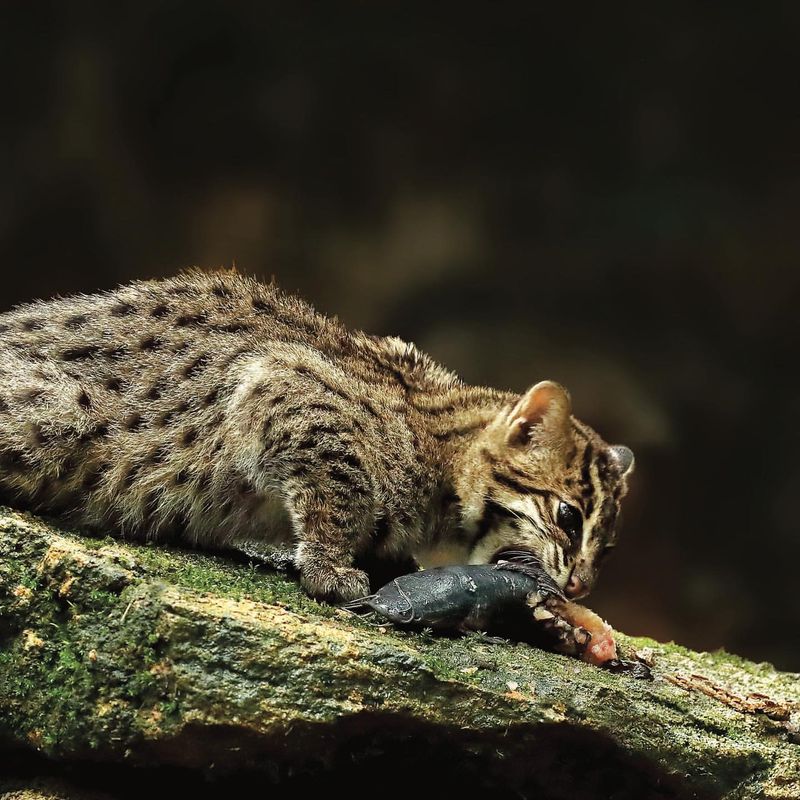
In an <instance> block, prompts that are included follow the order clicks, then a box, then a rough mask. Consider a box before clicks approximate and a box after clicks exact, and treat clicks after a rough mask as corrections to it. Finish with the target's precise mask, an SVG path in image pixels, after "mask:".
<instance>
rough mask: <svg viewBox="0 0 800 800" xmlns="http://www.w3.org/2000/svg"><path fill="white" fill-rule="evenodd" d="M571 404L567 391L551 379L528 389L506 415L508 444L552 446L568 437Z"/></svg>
mask: <svg viewBox="0 0 800 800" xmlns="http://www.w3.org/2000/svg"><path fill="white" fill-rule="evenodd" d="M571 413H572V403H571V402H570V399H569V392H567V390H566V389H565V388H564V387H563V386H561V385H560V384H558V383H555V382H554V381H541V382H540V383H537V384H536V385H535V386H532V387H531V388H530V389H528V391H527V392H525V394H524V395H523V396H522V399H521V400H520V401H519V402H518V403H517V405H516V406H514V408H513V410H512V411H511V414H510V416H509V417H508V432H507V437H506V439H507V441H508V443H509V444H513V445H522V444H528V443H532V444H538V445H545V446H547V445H550V446H553V445H555V444H556V443H557V442H559V441H562V440H563V439H564V438H565V437H567V436H569V430H570V421H569V420H570V414H571Z"/></svg>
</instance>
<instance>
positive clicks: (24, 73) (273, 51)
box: [0, 0, 800, 669]
mask: <svg viewBox="0 0 800 800" xmlns="http://www.w3.org/2000/svg"><path fill="white" fill-rule="evenodd" d="M539 5H542V4H533V3H530V4H525V5H519V6H517V5H515V4H494V3H484V4H481V5H480V6H469V5H466V4H464V3H460V4H457V5H451V4H448V3H436V4H426V5H419V6H417V5H414V4H410V3H404V4H402V5H401V4H394V3H366V2H363V3H359V2H353V3H349V4H337V3H324V4H308V3H287V4H285V5H282V4H270V3H261V4H252V5H245V4H242V5H239V4H235V3H230V2H229V3H225V4H222V3H220V4H216V3H209V2H205V0H194V1H193V2H191V3H189V2H181V3H152V2H139V3H136V4H135V6H130V10H125V8H126V7H125V6H124V5H120V4H106V6H105V7H103V6H100V5H99V4H98V6H96V7H90V6H84V5H81V4H79V3H55V2H54V3H46V2H37V3H12V2H9V3H3V5H2V8H1V9H0V69H1V70H2V76H3V77H2V81H1V82H0V87H1V88H0V114H1V115H2V122H1V123H0V265H1V266H0V269H2V283H0V286H2V289H0V301H1V302H0V307H2V308H7V307H10V306H11V305H12V304H15V303H18V302H21V301H24V300H28V299H32V298H34V297H46V296H50V295H53V294H55V293H67V292H74V291H87V292H88V291H92V290H95V289H98V288H106V287H112V286H114V285H115V284H117V283H119V282H121V281H126V280H128V279H130V278H134V277H154V276H159V275H168V274H171V273H173V272H175V271H176V270H178V269H180V268H182V267H185V266H188V265H202V266H219V265H223V266H230V265H231V264H232V263H234V262H235V264H236V265H237V266H238V267H239V268H240V269H242V270H244V271H247V272H251V273H254V274H257V275H260V276H264V277H269V276H272V275H274V276H275V277H276V278H277V279H278V281H279V283H280V284H281V285H282V286H283V287H285V288H286V289H289V290H292V291H298V292H300V293H302V294H303V295H305V296H306V297H307V298H308V299H310V300H311V301H313V302H314V303H315V304H316V305H317V306H318V307H319V308H320V309H321V310H324V311H327V312H330V313H336V314H338V315H339V316H340V317H341V318H342V319H343V320H344V321H345V322H346V323H347V324H349V325H351V326H356V327H361V328H364V329H366V330H368V331H370V332H373V333H386V334H389V333H391V334H398V335H401V336H403V337H405V338H409V339H412V340H414V341H416V342H417V344H418V345H420V346H421V347H422V348H423V349H425V350H427V351H429V352H430V353H431V354H432V355H433V356H435V357H437V358H438V359H439V360H441V361H443V362H445V363H446V364H447V365H448V366H450V367H452V368H454V369H456V370H457V371H459V372H460V373H461V374H462V376H463V377H464V378H465V379H467V380H469V381H470V382H475V383H486V384H493V385H496V386H498V387H503V388H512V389H515V390H522V389H524V388H525V387H526V386H528V385H529V384H531V383H533V382H535V381H538V380H540V379H543V378H553V379H556V380H559V381H561V382H563V383H564V384H566V385H567V386H568V387H569V388H570V389H571V391H572V394H573V398H574V403H575V410H576V413H577V414H578V415H579V416H580V417H582V418H583V419H585V420H586V421H588V422H589V423H591V424H592V425H594V426H595V427H596V428H597V429H598V430H599V431H600V432H601V433H602V434H603V435H604V436H605V437H606V438H607V439H609V440H611V441H616V442H624V443H625V444H628V445H630V446H631V447H632V448H633V449H634V450H635V452H636V455H637V471H636V475H635V479H634V481H633V488H632V494H631V497H630V500H629V502H628V504H627V508H626V513H625V521H624V526H623V534H622V540H621V542H622V546H621V547H619V548H618V549H617V555H616V556H615V557H614V558H613V559H612V560H611V561H610V562H609V564H608V566H607V567H606V569H605V573H604V575H603V579H602V580H601V584H600V587H599V588H598V590H597V592H596V593H595V595H594V596H593V598H592V599H591V601H590V602H591V604H592V605H593V607H595V608H596V609H597V610H598V611H599V612H601V613H603V614H605V615H606V616H607V617H608V618H609V619H610V620H611V621H612V623H613V624H614V625H615V626H617V627H619V628H620V629H622V630H626V631H627V632H630V633H641V634H649V635H652V636H654V637H656V638H659V639H675V640H677V641H680V642H682V643H685V644H688V645H691V646H693V647H699V648H716V647H719V646H721V645H724V646H725V647H727V648H729V649H732V650H735V651H738V652H741V653H742V654H744V655H747V656H750V657H752V658H756V659H770V660H774V661H775V662H776V663H777V664H778V665H780V666H783V667H786V668H794V669H798V668H800V634H798V630H797V625H798V611H800V604H799V602H798V594H797V592H796V586H797V583H798V575H799V574H800V573H799V571H798V558H800V532H799V531H798V511H797V506H798V498H800V433H799V432H800V421H799V419H800V390H799V389H798V365H797V349H798V348H797V345H798V342H799V341H800V336H799V335H798V334H799V333H800V326H798V321H797V305H798V301H799V300H800V271H798V263H797V256H798V252H799V250H798V245H800V217H798V211H800V122H799V121H798V119H799V118H798V113H797V111H798V103H797V88H798V87H797V77H798V69H797V67H798V64H797V59H796V57H795V53H796V51H797V48H798V41H799V39H798V33H799V32H800V31H799V30H798V23H800V6H798V5H797V4H796V3H794V4H793V3H785V4H780V3H774V4H768V5H766V6H764V5H760V6H758V8H757V9H756V7H755V6H751V7H750V8H749V9H744V8H741V9H740V8H737V7H736V6H735V5H731V4H725V5H724V6H720V7H719V8H718V9H716V10H715V9H714V7H713V5H712V4H702V6H701V4H686V5H685V6H684V5H682V4H679V3H678V4H675V3H672V4H669V6H668V7H667V6H666V5H665V7H663V8H659V6H658V4H630V5H629V6H627V7H626V6H625V5H624V4H623V5H622V6H617V7H616V10H615V11H611V10H610V9H609V8H608V7H607V6H606V5H604V6H603V7H602V8H600V7H597V8H594V9H590V8H580V7H578V6H572V5H570V6H569V7H568V9H569V11H568V13H566V12H565V13H564V15H563V16H559V12H558V11H557V10H553V9H551V8H548V9H547V10H546V11H545V12H543V11H542V10H541V9H538V8H536V7H537V6H539ZM743 5H744V4H743Z"/></svg>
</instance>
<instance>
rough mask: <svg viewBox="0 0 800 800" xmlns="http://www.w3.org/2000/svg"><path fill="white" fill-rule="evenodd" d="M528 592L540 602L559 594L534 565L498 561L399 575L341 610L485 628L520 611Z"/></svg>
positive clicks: (442, 626) (405, 621)
mask: <svg viewBox="0 0 800 800" xmlns="http://www.w3.org/2000/svg"><path fill="white" fill-rule="evenodd" d="M532 594H538V595H539V596H540V597H541V598H542V599H544V598H545V597H547V596H549V595H554V596H556V597H561V596H562V595H561V590H560V589H559V588H558V586H557V585H556V584H555V583H554V582H553V580H552V579H551V578H550V577H549V576H548V575H547V574H546V573H544V572H542V571H541V570H540V569H538V568H537V567H536V566H535V565H531V564H522V563H515V562H509V561H500V562H499V563H497V564H474V565H467V566H452V567H436V568H434V569H426V570H422V571H421V572H414V573H411V574H410V575H402V576H400V577H399V578H395V579H394V580H393V581H391V582H390V583H387V584H386V586H383V587H382V588H381V589H379V590H378V591H377V592H375V594H371V595H368V596H367V597H362V598H361V599H359V600H355V601H353V602H352V603H348V604H347V605H345V606H344V608H347V609H349V610H351V611H359V610H371V611H374V612H376V613H377V614H378V615H379V616H381V617H383V618H384V619H387V620H389V621H390V622H393V623H394V624H396V625H404V626H410V627H428V628H434V629H436V630H448V629H450V630H466V629H470V630H487V629H488V628H489V627H490V626H491V624H492V621H493V620H496V619H501V618H502V617H504V616H506V615H509V614H513V613H517V614H519V613H523V612H524V611H525V610H526V609H527V608H528V607H527V605H526V601H527V599H528V597H529V596H530V595H532Z"/></svg>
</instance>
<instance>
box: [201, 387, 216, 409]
mask: <svg viewBox="0 0 800 800" xmlns="http://www.w3.org/2000/svg"><path fill="white" fill-rule="evenodd" d="M218 399H219V388H218V387H216V386H215V387H214V388H213V389H212V390H211V391H210V392H209V393H208V394H207V395H206V396H205V397H204V398H203V405H204V406H212V405H214V403H216V402H217V400H218Z"/></svg>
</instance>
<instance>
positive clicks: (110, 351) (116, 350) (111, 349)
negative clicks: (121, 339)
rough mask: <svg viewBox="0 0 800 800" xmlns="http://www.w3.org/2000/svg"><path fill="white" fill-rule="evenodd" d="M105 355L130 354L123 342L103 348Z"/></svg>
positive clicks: (121, 356)
mask: <svg viewBox="0 0 800 800" xmlns="http://www.w3.org/2000/svg"><path fill="white" fill-rule="evenodd" d="M103 355H104V356H105V357H106V358H111V359H114V358H124V357H125V356H127V355H128V348H127V347H125V345H123V344H114V345H109V346H108V347H104V348H103Z"/></svg>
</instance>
